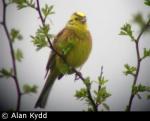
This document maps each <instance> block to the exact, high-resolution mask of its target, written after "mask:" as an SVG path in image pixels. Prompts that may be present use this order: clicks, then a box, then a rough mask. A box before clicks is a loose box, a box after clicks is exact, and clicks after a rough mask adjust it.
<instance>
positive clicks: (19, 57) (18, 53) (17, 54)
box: [15, 48, 23, 62]
mask: <svg viewBox="0 0 150 121" xmlns="http://www.w3.org/2000/svg"><path fill="white" fill-rule="evenodd" d="M15 59H16V60H17V61H19V62H21V61H22V59H23V53H22V51H21V49H19V48H18V49H17V50H16V51H15Z"/></svg>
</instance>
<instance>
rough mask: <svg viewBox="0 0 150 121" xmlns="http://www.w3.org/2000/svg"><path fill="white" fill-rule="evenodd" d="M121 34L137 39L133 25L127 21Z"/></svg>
mask: <svg viewBox="0 0 150 121" xmlns="http://www.w3.org/2000/svg"><path fill="white" fill-rule="evenodd" d="M119 35H126V36H129V37H130V38H131V40H132V41H135V39H134V36H133V31H132V29H131V25H130V24H128V23H126V24H125V25H124V26H123V27H121V31H120V34H119Z"/></svg>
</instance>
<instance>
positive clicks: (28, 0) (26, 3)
mask: <svg viewBox="0 0 150 121" xmlns="http://www.w3.org/2000/svg"><path fill="white" fill-rule="evenodd" d="M9 3H15V4H17V8H18V9H22V8H26V7H32V8H35V2H34V1H33V0H9Z"/></svg>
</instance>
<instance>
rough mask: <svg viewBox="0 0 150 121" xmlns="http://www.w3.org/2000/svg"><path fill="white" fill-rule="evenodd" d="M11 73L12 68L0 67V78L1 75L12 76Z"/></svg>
mask: <svg viewBox="0 0 150 121" xmlns="http://www.w3.org/2000/svg"><path fill="white" fill-rule="evenodd" d="M12 75H13V70H12V69H10V70H6V69H5V68H2V69H1V70H0V78H3V77H6V78H9V77H12Z"/></svg>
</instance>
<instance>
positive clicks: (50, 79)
mask: <svg viewBox="0 0 150 121" xmlns="http://www.w3.org/2000/svg"><path fill="white" fill-rule="evenodd" d="M56 78H57V71H56V69H52V70H51V72H50V73H49V74H48V77H47V79H46V83H45V85H44V87H43V90H42V92H41V94H40V97H39V98H38V100H37V102H36V104H35V108H37V107H40V108H45V106H46V103H47V99H48V96H49V93H50V91H51V88H52V86H53V84H54V82H55V79H56Z"/></svg>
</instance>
